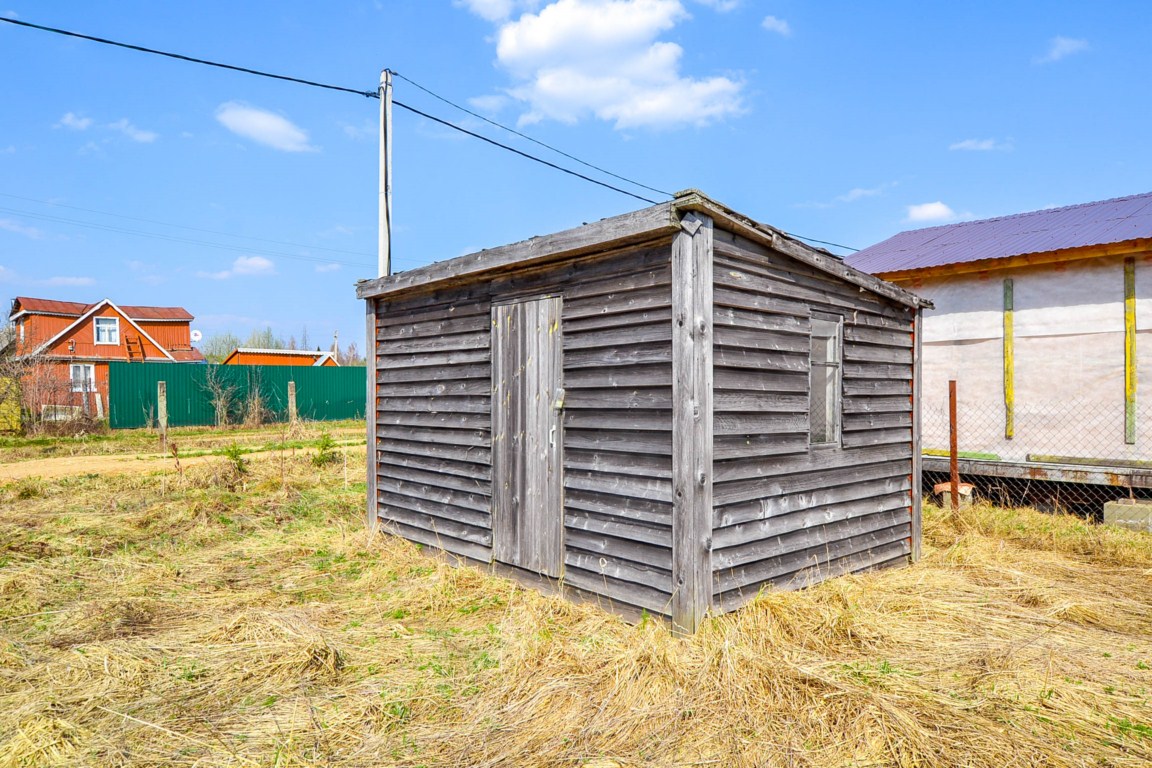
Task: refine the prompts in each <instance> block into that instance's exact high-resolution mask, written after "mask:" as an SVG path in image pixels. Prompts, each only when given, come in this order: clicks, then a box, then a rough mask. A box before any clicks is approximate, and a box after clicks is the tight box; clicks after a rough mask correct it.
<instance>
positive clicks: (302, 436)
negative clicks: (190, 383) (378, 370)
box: [0, 420, 364, 464]
mask: <svg viewBox="0 0 1152 768" xmlns="http://www.w3.org/2000/svg"><path fill="white" fill-rule="evenodd" d="M324 432H328V433H330V434H331V435H332V436H333V437H336V438H338V439H339V440H341V441H345V440H347V439H349V438H352V439H361V440H362V439H363V436H364V422H363V421H356V420H346V421H331V422H324V421H300V422H297V423H296V424H291V425H289V424H266V425H264V426H261V427H174V428H172V429H171V430H169V432H168V439H169V442H170V443H176V444H177V445H178V446H179V447H180V451H181V453H183V454H185V455H187V454H194V453H199V452H206V451H208V452H210V451H216V450H219V449H221V448H224V447H225V446H229V445H239V446H241V447H243V448H246V449H250V450H258V449H261V448H264V447H267V446H270V445H276V444H283V443H289V444H305V443H315V441H316V440H317V439H318V438H319V437H320V435H321V434H322V433H324ZM167 451H168V448H167V447H162V446H161V443H160V434H159V433H158V432H157V431H156V430H154V429H118V430H107V429H104V430H103V431H97V432H94V433H91V434H83V435H78V436H76V437H51V436H46V435H31V436H28V437H23V436H17V435H0V464H7V463H11V462H16V461H30V460H35V459H51V458H60V457H69V456H105V455H115V454H149V455H151V454H166V453H167Z"/></svg>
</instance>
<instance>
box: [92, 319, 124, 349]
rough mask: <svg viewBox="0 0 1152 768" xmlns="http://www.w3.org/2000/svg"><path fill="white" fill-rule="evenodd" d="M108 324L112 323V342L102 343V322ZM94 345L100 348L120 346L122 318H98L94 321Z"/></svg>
mask: <svg viewBox="0 0 1152 768" xmlns="http://www.w3.org/2000/svg"><path fill="white" fill-rule="evenodd" d="M102 320H103V321H104V322H105V323H107V322H108V321H109V320H111V321H112V341H100V321H102ZM92 343H94V344H98V345H100V346H109V347H118V346H120V318H118V317H97V318H94V319H93V321H92Z"/></svg>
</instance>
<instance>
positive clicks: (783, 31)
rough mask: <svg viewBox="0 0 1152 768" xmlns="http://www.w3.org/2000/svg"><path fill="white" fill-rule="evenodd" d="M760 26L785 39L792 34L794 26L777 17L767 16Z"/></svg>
mask: <svg viewBox="0 0 1152 768" xmlns="http://www.w3.org/2000/svg"><path fill="white" fill-rule="evenodd" d="M760 26H762V27H764V29H766V30H768V31H769V32H775V33H776V34H778V35H783V36H784V37H788V36H789V35H791V34H792V25H791V24H789V23H788V22H786V21H784V19H778V18H776V17H775V16H765V17H764V21H762V22H760Z"/></svg>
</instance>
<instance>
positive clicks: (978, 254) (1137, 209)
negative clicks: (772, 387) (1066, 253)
mask: <svg viewBox="0 0 1152 768" xmlns="http://www.w3.org/2000/svg"><path fill="white" fill-rule="evenodd" d="M1149 238H1152V192H1149V193H1146V194H1143V195H1131V196H1129V197H1117V198H1113V199H1111V200H1101V201H1098V202H1095V203H1083V204H1081V205H1070V206H1067V207H1064V208H1049V209H1046V210H1043V211H1032V212H1030V213H1018V214H1015V215H1012V216H1001V217H999V218H995V219H982V220H980V221H962V222H960V223H958V224H946V225H944V226H941V227H928V228H927V229H913V230H909V231H907V232H901V233H900V234H898V235H895V236H893V237H890V238H888V239H887V240H885V241H884V242H882V243H877V244H876V245H873V246H870V247H868V248H865V249H864V250H862V251H858V252H857V253H854V254H852V255H851V256H846V257H845V258H844V261H845V263H847V264H848V265H850V266H853V267H855V268H856V269H859V270H862V271H864V272H868V273H869V274H873V275H883V274H888V273H892V272H904V271H908V270H916V269H925V268H927V267H940V266H945V265H949V264H966V263H969V262H974V261H986V260H990V259H1005V258H1009V257H1012V256H1025V255H1028V254H1034V253H1049V252H1052V251H1062V250H1068V249H1072V248H1084V247H1088V246H1096V245H1112V244H1116V243H1124V242H1129V241H1131V240H1145V239H1149Z"/></svg>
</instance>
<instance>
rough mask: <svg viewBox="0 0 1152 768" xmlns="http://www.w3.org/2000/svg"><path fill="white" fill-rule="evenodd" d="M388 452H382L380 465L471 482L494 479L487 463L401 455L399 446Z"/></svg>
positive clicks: (388, 448) (408, 454)
mask: <svg viewBox="0 0 1152 768" xmlns="http://www.w3.org/2000/svg"><path fill="white" fill-rule="evenodd" d="M386 448H387V450H383V451H380V452H379V453H380V463H381V464H382V465H383V464H391V465H394V466H398V467H405V468H407V469H419V470H423V471H425V472H435V473H443V474H445V475H456V476H458V477H465V478H469V479H471V480H479V481H481V482H483V483H488V482H489V481H490V480H491V479H492V471H491V467H489V465H488V464H487V463H484V464H477V463H473V462H470V461H459V460H457V459H445V458H441V457H439V456H425V455H421V454H420V453H416V452H412V453H401V452H400V451H401V449H402V447H401V446H400V445H398V444H392V445H388V446H386Z"/></svg>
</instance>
